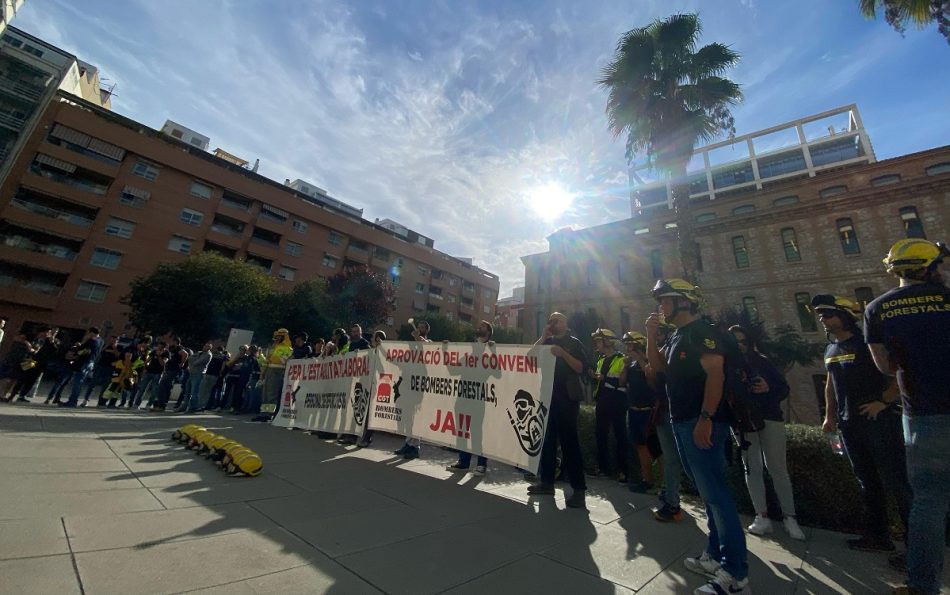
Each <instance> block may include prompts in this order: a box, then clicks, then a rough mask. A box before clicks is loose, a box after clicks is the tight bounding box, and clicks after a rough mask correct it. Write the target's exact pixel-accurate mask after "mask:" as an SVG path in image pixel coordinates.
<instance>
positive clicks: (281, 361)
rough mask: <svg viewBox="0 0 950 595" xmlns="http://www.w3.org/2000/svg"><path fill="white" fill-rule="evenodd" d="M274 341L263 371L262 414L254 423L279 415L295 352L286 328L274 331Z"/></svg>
mask: <svg viewBox="0 0 950 595" xmlns="http://www.w3.org/2000/svg"><path fill="white" fill-rule="evenodd" d="M272 341H273V343H272V345H271V348H270V350H269V351H268V352H267V364H266V365H265V366H264V369H263V370H262V371H261V380H260V382H261V383H262V389H263V392H262V394H261V414H260V415H258V416H257V417H255V418H254V421H270V420H271V419H273V418H274V416H276V415H277V407H278V406H279V405H280V397H281V390H282V389H283V388H284V370H285V369H286V368H287V360H289V359H290V356H291V355H292V354H293V351H294V347H293V345H292V344H291V343H290V331H288V330H287V329H285V328H279V329H277V330H276V331H274V336H273V338H272Z"/></svg>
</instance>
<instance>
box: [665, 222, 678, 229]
mask: <svg viewBox="0 0 950 595" xmlns="http://www.w3.org/2000/svg"><path fill="white" fill-rule="evenodd" d="M676 227H677V225H676V223H672V222H670V223H664V224H663V229H676Z"/></svg>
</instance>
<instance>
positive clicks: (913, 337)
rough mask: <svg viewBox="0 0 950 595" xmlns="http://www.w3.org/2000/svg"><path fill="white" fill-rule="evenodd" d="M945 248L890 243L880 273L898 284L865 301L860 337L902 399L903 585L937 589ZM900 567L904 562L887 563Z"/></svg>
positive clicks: (944, 492)
mask: <svg viewBox="0 0 950 595" xmlns="http://www.w3.org/2000/svg"><path fill="white" fill-rule="evenodd" d="M947 256H950V250H948V248H947V246H946V244H943V243H941V242H930V241H928V240H924V239H917V238H914V239H905V240H900V241H898V242H896V243H895V244H894V245H893V246H891V249H890V251H889V252H888V254H887V256H886V257H885V258H884V266H885V269H886V270H887V271H888V272H889V273H891V274H893V275H895V276H897V277H898V278H899V279H900V282H899V286H898V287H896V288H894V289H891V290H890V291H888V292H886V293H885V294H883V295H881V296H880V297H878V298H877V299H875V300H873V301H872V302H871V303H870V304H868V307H867V310H866V311H865V315H864V319H865V325H864V336H865V340H866V341H867V343H868V346H869V348H870V350H871V355H872V356H873V358H874V363H875V364H876V365H877V367H878V368H879V369H880V370H881V371H882V372H884V373H885V374H888V375H896V377H897V384H898V386H899V387H900V393H901V400H902V402H903V432H904V444H905V446H906V453H907V457H906V458H907V474H908V476H909V478H910V485H911V487H912V488H913V493H914V498H913V507H912V510H911V513H910V521H909V526H908V534H907V556H906V568H907V573H908V580H907V586H908V588H909V589H910V590H911V592H919V593H937V592H938V591H939V590H940V581H941V573H942V570H943V560H944V558H943V554H944V531H943V528H944V520H945V519H946V516H947V511H948V509H950V456H948V455H950V449H948V446H947V444H948V443H947V436H950V365H948V362H947V353H948V352H950V289H948V288H947V284H946V281H945V279H944V277H943V276H942V275H941V271H940V267H941V265H942V264H943V262H944V260H945V259H946V258H947ZM891 562H892V564H893V565H894V566H896V567H902V566H904V564H905V560H902V559H900V558H899V557H894V558H892V561H891Z"/></svg>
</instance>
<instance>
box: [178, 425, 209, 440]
mask: <svg viewBox="0 0 950 595" xmlns="http://www.w3.org/2000/svg"><path fill="white" fill-rule="evenodd" d="M204 430H205V427H204V426H199V425H192V426H191V427H188V426H185V427H184V428H182V431H181V438H180V439H179V440H180V441H181V442H186V443H187V442H189V441H190V440H191V438H192V437H193V436H194V435H195V434H196V433H198V432H202V431H204Z"/></svg>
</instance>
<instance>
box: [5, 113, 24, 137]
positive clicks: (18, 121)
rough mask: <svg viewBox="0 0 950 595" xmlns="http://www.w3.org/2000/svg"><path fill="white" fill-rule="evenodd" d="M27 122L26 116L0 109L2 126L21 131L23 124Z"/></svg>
mask: <svg viewBox="0 0 950 595" xmlns="http://www.w3.org/2000/svg"><path fill="white" fill-rule="evenodd" d="M25 123H26V118H25V117H23V116H21V115H19V113H10V112H8V111H0V126H3V127H4V128H7V129H8V130H12V131H13V132H20V131H21V130H23V125H24V124H25Z"/></svg>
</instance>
